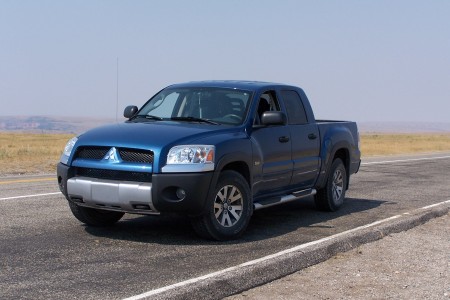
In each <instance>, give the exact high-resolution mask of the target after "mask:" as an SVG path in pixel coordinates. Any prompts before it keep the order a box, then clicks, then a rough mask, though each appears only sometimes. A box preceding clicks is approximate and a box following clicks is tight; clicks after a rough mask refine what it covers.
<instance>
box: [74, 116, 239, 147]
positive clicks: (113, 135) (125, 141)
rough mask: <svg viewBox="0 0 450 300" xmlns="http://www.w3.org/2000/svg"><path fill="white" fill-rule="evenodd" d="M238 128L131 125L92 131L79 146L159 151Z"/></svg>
mask: <svg viewBox="0 0 450 300" xmlns="http://www.w3.org/2000/svg"><path fill="white" fill-rule="evenodd" d="M235 128H236V127H228V126H227V127H224V126H219V125H206V124H192V123H184V122H183V123H179V122H173V121H171V122H166V121H157V122H146V123H132V122H127V123H119V124H112V125H106V126H102V127H98V128H94V129H91V130H89V131H87V132H85V133H83V134H82V135H81V136H80V137H79V140H78V142H77V146H83V145H95V146H111V147H113V146H114V147H127V148H137V149H148V150H152V151H154V152H159V151H161V150H162V149H164V148H167V147H172V146H173V145H175V144H182V143H187V144H189V143H192V142H194V141H195V140H197V139H199V138H202V137H205V136H208V135H210V134H217V133H219V132H224V131H225V132H229V131H235V130H236V129H235Z"/></svg>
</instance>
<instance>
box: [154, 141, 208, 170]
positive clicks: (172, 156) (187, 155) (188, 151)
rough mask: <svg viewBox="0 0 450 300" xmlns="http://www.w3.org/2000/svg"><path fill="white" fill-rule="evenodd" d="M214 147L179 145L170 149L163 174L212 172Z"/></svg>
mask: <svg viewBox="0 0 450 300" xmlns="http://www.w3.org/2000/svg"><path fill="white" fill-rule="evenodd" d="M214 153H215V147H214V146H212V145H181V146H175V147H173V148H172V149H170V151H169V154H167V165H166V166H164V167H163V169H162V171H163V172H174V173H177V172H205V171H212V170H214Z"/></svg>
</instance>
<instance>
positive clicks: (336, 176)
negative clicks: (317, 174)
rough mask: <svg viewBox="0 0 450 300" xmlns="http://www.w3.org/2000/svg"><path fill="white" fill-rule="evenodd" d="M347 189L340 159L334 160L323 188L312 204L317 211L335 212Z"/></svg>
mask: <svg viewBox="0 0 450 300" xmlns="http://www.w3.org/2000/svg"><path fill="white" fill-rule="evenodd" d="M346 189H347V171H346V170H345V167H344V163H343V162H342V160H341V159H340V158H336V159H335V160H334V161H333V164H332V165H331V169H330V173H329V174H328V178H327V182H326V184H325V187H323V188H321V189H319V190H318V191H317V194H316V195H315V197H314V202H315V203H316V207H317V208H318V209H319V210H323V211H336V210H338V209H339V208H340V207H341V206H342V204H343V203H344V199H345V191H346Z"/></svg>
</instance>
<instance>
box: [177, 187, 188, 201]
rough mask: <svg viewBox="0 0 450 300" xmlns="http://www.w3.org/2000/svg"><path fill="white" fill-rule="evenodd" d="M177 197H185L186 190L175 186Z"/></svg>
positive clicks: (181, 198)
mask: <svg viewBox="0 0 450 300" xmlns="http://www.w3.org/2000/svg"><path fill="white" fill-rule="evenodd" d="M177 197H178V199H180V200H183V199H184V198H185V197H186V191H185V190H183V189H181V188H177Z"/></svg>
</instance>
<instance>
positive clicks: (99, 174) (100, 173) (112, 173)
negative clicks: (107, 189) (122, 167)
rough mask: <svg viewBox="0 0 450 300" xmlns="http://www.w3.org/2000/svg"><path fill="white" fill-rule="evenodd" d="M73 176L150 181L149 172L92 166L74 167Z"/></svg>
mask: <svg viewBox="0 0 450 300" xmlns="http://www.w3.org/2000/svg"><path fill="white" fill-rule="evenodd" d="M75 176H83V177H90V178H97V179H108V180H120V181H137V182H152V174H151V173H143V172H130V171H117V170H103V169H92V168H76V169H75Z"/></svg>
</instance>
